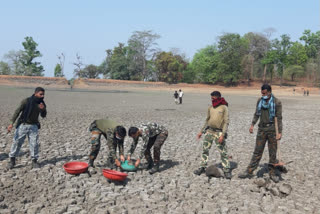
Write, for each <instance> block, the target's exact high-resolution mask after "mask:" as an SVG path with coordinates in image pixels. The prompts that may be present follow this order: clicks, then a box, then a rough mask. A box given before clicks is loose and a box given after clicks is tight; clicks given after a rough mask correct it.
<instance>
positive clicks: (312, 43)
mask: <svg viewBox="0 0 320 214" xmlns="http://www.w3.org/2000/svg"><path fill="white" fill-rule="evenodd" d="M300 40H301V41H304V43H305V49H306V52H307V55H308V57H309V58H314V59H315V58H316V57H317V55H319V54H320V31H317V32H316V33H311V30H305V31H304V32H303V35H302V36H301V37H300Z"/></svg>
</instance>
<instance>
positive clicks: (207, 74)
mask: <svg viewBox="0 0 320 214" xmlns="http://www.w3.org/2000/svg"><path fill="white" fill-rule="evenodd" d="M218 55H219V53H218V50H217V47H216V46H214V45H209V46H207V47H205V48H203V49H200V50H199V51H198V52H197V53H196V54H195V55H194V57H193V59H192V61H191V63H190V64H189V66H188V69H187V71H186V72H185V73H186V74H187V75H189V76H190V78H192V77H193V78H194V81H193V82H202V83H215V82H217V81H220V80H222V78H221V74H220V73H219V71H218V69H217V68H218V65H219V63H220V59H219V56H218ZM189 81H190V80H189Z"/></svg>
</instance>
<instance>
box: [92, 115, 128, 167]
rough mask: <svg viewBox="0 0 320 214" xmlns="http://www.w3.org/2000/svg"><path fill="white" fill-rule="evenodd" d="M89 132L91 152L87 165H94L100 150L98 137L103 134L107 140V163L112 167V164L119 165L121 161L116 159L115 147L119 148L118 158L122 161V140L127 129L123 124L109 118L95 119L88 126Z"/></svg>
mask: <svg viewBox="0 0 320 214" xmlns="http://www.w3.org/2000/svg"><path fill="white" fill-rule="evenodd" d="M89 131H90V132H91V152H90V155H89V159H90V160H89V166H91V167H94V160H95V159H96V158H97V156H98V154H99V151H100V139H101V135H103V136H104V137H105V138H106V140H107V145H108V148H109V156H108V161H107V165H108V166H109V167H110V168H111V169H113V168H114V164H115V165H116V166H118V167H120V165H121V163H120V161H119V160H118V159H117V156H116V154H117V147H118V148H119V153H120V160H121V161H124V160H125V158H124V155H123V141H124V138H125V136H126V135H127V131H126V129H125V128H124V127H123V126H120V125H119V124H118V123H117V122H115V121H112V120H109V119H100V120H95V121H93V123H91V125H90V127H89Z"/></svg>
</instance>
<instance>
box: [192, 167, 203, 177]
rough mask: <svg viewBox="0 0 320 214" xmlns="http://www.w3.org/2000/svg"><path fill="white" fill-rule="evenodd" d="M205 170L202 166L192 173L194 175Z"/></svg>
mask: <svg viewBox="0 0 320 214" xmlns="http://www.w3.org/2000/svg"><path fill="white" fill-rule="evenodd" d="M205 171H206V169H205V168H204V167H203V166H202V167H200V168H199V169H196V170H194V171H193V173H194V174H195V175H201V174H202V173H205Z"/></svg>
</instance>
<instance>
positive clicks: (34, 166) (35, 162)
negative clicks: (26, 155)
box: [32, 159, 40, 169]
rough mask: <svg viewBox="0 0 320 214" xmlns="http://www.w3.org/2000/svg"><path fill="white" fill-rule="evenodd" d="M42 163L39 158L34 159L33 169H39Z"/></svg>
mask: <svg viewBox="0 0 320 214" xmlns="http://www.w3.org/2000/svg"><path fill="white" fill-rule="evenodd" d="M39 168H40V164H39V163H38V160H37V159H32V169H39Z"/></svg>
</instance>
